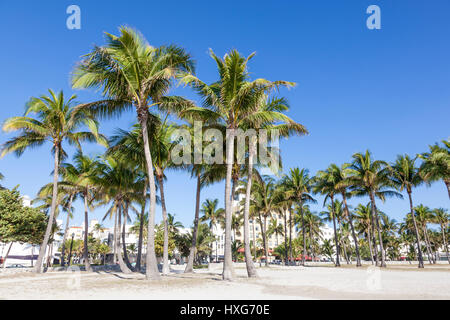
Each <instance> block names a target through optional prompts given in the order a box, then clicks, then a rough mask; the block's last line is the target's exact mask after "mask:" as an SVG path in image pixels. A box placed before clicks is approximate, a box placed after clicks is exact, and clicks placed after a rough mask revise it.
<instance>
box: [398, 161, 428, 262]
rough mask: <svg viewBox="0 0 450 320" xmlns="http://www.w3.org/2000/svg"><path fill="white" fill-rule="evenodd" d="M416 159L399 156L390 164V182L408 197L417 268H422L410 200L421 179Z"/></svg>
mask: <svg viewBox="0 0 450 320" xmlns="http://www.w3.org/2000/svg"><path fill="white" fill-rule="evenodd" d="M415 162H416V158H414V159H412V158H410V157H409V156H408V155H399V156H398V157H397V160H396V161H395V163H394V164H392V166H391V167H392V181H393V182H394V185H395V186H396V187H397V189H399V190H400V191H403V190H406V192H407V193H408V197H409V207H410V210H411V217H412V221H413V224H414V232H415V236H416V245H417V256H418V259H419V268H423V267H424V266H423V257H422V248H421V247H420V235H419V229H418V228H417V223H416V218H415V213H414V205H413V200H412V189H413V188H415V187H418V186H420V185H421V184H422V183H423V179H422V177H421V176H420V172H419V168H418V167H416V166H415Z"/></svg>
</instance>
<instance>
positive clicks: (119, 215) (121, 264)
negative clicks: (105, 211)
mask: <svg viewBox="0 0 450 320" xmlns="http://www.w3.org/2000/svg"><path fill="white" fill-rule="evenodd" d="M116 215H117V219H118V220H117V227H116V228H117V230H116V239H115V241H114V243H115V244H116V252H117V259H118V260H119V267H120V270H121V271H122V272H123V273H131V270H130V269H128V267H127V265H126V264H125V262H124V261H123V257H122V252H121V251H120V237H121V232H120V229H121V226H122V209H121V206H119V209H118V211H117V212H116Z"/></svg>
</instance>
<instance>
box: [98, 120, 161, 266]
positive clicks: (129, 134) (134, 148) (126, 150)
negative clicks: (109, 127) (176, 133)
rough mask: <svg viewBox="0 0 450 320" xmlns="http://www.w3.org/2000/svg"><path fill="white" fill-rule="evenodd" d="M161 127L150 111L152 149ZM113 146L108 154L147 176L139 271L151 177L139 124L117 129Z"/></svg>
mask: <svg viewBox="0 0 450 320" xmlns="http://www.w3.org/2000/svg"><path fill="white" fill-rule="evenodd" d="M160 127H161V119H160V117H158V116H157V115H154V114H152V113H148V119H147V133H148V135H149V139H148V140H149V143H150V149H151V150H153V151H154V150H155V149H156V150H157V149H159V147H156V148H152V145H153V143H154V141H155V142H156V143H155V144H158V139H156V136H157V133H158V128H160ZM110 145H111V147H110V148H109V149H108V150H107V152H106V155H107V156H111V157H114V158H116V159H120V160H121V161H123V162H127V163H130V165H133V166H135V167H136V170H138V171H139V174H143V175H144V176H145V177H146V180H147V182H146V183H145V184H144V185H143V189H142V197H141V199H139V200H138V201H139V203H140V206H141V212H140V213H139V220H140V224H139V234H138V249H137V250H138V252H137V261H136V266H135V270H136V271H139V270H140V269H141V260H142V246H143V244H144V226H148V223H144V222H145V221H144V220H145V219H147V220H148V215H146V214H145V208H146V205H147V202H148V199H149V188H148V184H149V178H148V176H147V169H146V165H147V162H146V159H145V154H144V152H143V150H144V139H143V137H142V129H141V126H140V125H139V124H136V125H134V126H133V127H132V129H131V130H130V131H126V130H121V129H117V130H116V134H115V135H113V136H112V137H111V138H110ZM155 188H156V189H155V191H157V190H158V184H157V183H156V184H155ZM155 198H156V200H155V201H156V203H160V199H159V197H158V196H156V197H155Z"/></svg>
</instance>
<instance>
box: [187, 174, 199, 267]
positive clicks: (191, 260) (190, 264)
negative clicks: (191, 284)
mask: <svg viewBox="0 0 450 320" xmlns="http://www.w3.org/2000/svg"><path fill="white" fill-rule="evenodd" d="M200 192H201V175H200V174H198V175H197V192H196V197H195V217H194V230H193V231H192V244H191V249H190V251H189V258H188V262H187V264H186V268H185V269H184V273H192V272H194V260H195V251H196V247H197V234H198V218H199V213H200Z"/></svg>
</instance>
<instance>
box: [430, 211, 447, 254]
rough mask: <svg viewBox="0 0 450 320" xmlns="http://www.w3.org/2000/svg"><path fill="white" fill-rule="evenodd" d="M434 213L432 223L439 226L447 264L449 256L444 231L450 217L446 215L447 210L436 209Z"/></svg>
mask: <svg viewBox="0 0 450 320" xmlns="http://www.w3.org/2000/svg"><path fill="white" fill-rule="evenodd" d="M433 213H434V218H433V220H434V222H435V223H437V224H439V226H440V227H441V233H442V243H443V245H444V250H445V253H446V254H447V260H448V263H450V256H449V254H448V246H447V240H446V239H447V236H446V234H445V230H446V229H447V228H448V223H449V220H450V215H449V214H448V213H447V210H446V209H444V208H438V209H434V210H433Z"/></svg>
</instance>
